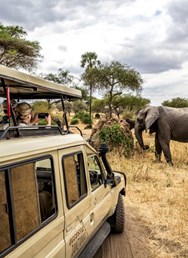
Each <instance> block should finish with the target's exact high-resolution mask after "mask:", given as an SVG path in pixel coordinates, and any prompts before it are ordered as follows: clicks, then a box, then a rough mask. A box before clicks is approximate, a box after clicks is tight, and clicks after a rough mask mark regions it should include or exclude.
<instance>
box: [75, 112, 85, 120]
mask: <svg viewBox="0 0 188 258" xmlns="http://www.w3.org/2000/svg"><path fill="white" fill-rule="evenodd" d="M84 114H85V111H79V112H77V113H76V114H75V115H74V117H73V118H79V119H80V120H81V119H82V117H83V115H84Z"/></svg>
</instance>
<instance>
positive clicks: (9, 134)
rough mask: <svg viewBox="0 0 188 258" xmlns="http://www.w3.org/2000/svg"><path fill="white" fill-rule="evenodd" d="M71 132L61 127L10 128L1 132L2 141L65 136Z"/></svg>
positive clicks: (0, 138)
mask: <svg viewBox="0 0 188 258" xmlns="http://www.w3.org/2000/svg"><path fill="white" fill-rule="evenodd" d="M69 133H71V132H69V131H62V129H61V128H60V127H59V126H56V125H53V126H51V125H50V126H42V125H40V126H10V127H7V128H6V129H5V130H1V131H0V140H2V139H11V138H19V137H33V136H50V135H65V134H69Z"/></svg>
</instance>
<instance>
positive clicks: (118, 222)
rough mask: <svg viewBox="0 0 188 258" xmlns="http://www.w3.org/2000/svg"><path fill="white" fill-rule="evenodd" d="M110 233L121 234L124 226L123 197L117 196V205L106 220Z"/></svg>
mask: <svg viewBox="0 0 188 258" xmlns="http://www.w3.org/2000/svg"><path fill="white" fill-rule="evenodd" d="M108 222H109V223H110V226H111V232H112V233H123V231H124V226H125V206H124V202H123V197H122V195H121V194H119V197H118V203H117V206H116V210H115V212H114V214H113V215H112V216H111V217H110V218H109V219H108Z"/></svg>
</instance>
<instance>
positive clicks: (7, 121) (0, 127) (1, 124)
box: [0, 99, 17, 130]
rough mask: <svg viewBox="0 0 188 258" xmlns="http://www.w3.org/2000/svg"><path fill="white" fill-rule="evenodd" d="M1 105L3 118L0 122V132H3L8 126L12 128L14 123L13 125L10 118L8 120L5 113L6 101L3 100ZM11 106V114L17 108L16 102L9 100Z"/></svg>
mask: <svg viewBox="0 0 188 258" xmlns="http://www.w3.org/2000/svg"><path fill="white" fill-rule="evenodd" d="M2 105H3V112H4V116H3V117H2V119H1V120H0V130H5V129H6V128H7V127H9V126H14V123H13V119H12V117H10V118H9V117H8V116H7V113H8V112H7V100H4V101H3V103H2ZM11 106H12V109H13V112H15V108H16V106H17V102H16V100H14V99H11Z"/></svg>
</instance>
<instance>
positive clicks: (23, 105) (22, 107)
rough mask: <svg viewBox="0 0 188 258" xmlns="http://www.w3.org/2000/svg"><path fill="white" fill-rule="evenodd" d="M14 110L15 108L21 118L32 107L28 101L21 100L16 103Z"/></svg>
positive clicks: (26, 114) (27, 113) (29, 111)
mask: <svg viewBox="0 0 188 258" xmlns="http://www.w3.org/2000/svg"><path fill="white" fill-rule="evenodd" d="M15 110H16V113H17V115H18V116H19V117H20V118H21V119H23V118H25V117H26V116H28V115H29V114H30V113H31V111H32V108H31V106H30V105H29V104H28V103H26V102H22V103H19V104H17V106H16V109H15Z"/></svg>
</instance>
